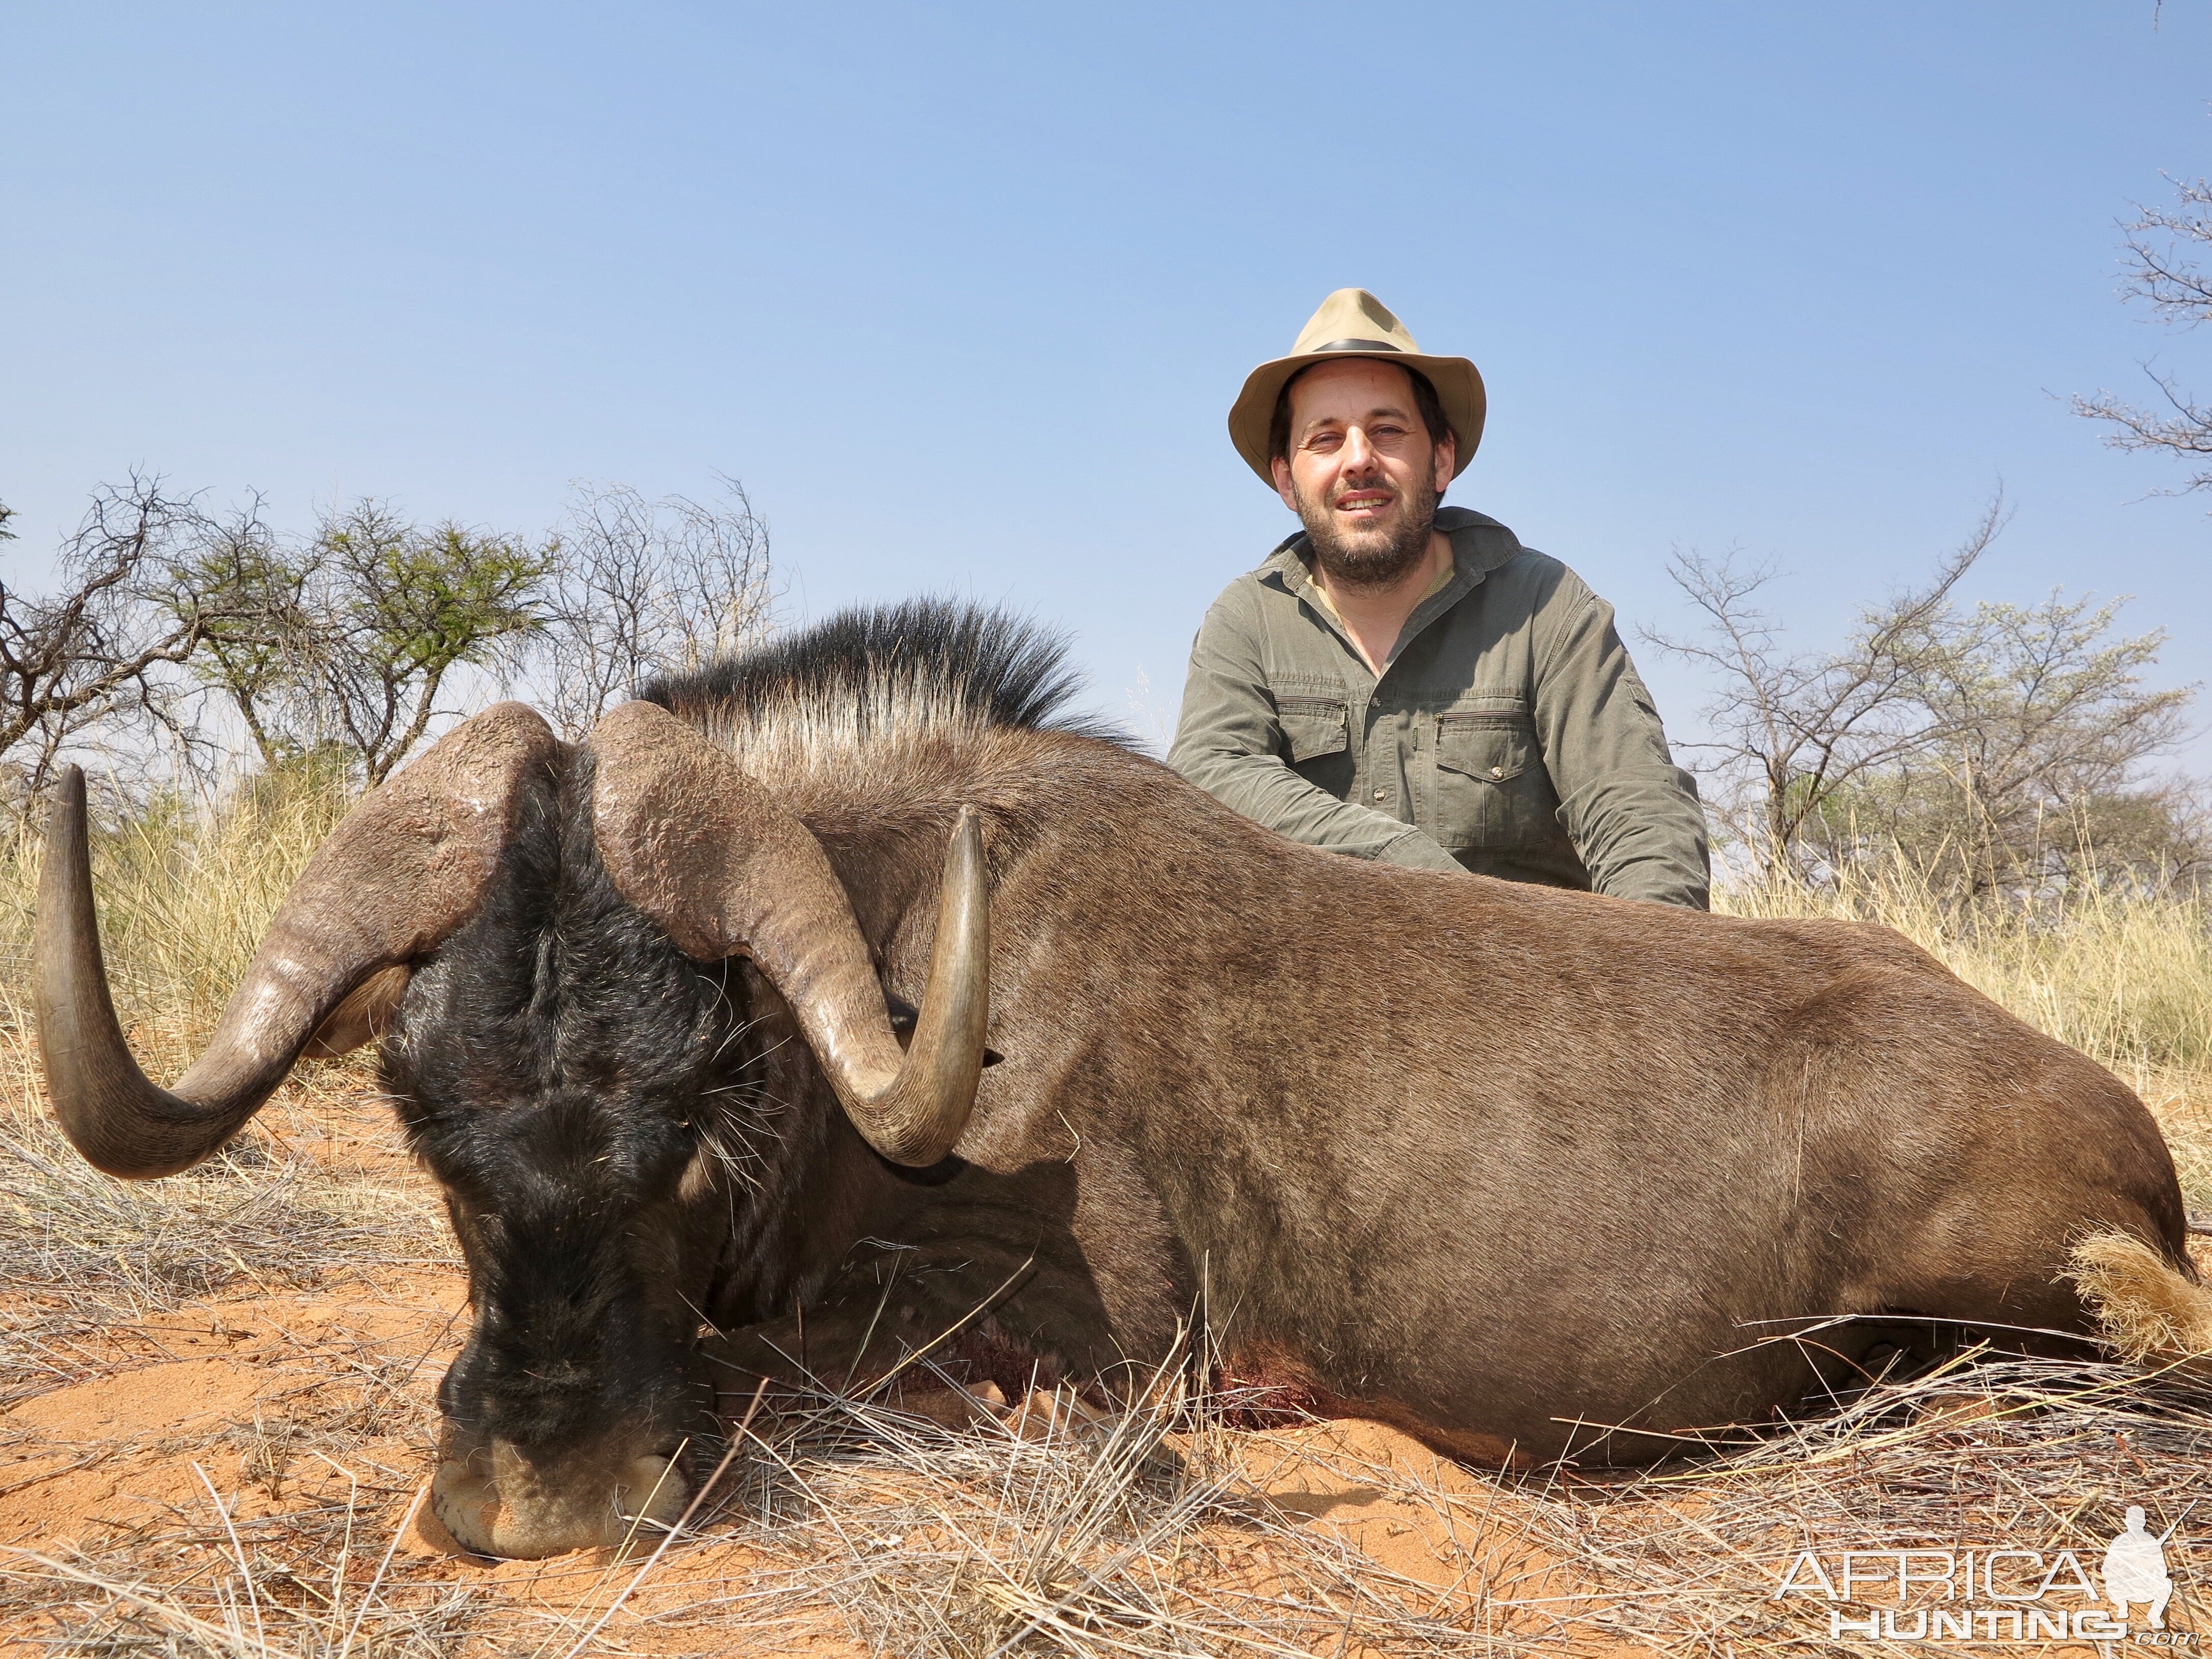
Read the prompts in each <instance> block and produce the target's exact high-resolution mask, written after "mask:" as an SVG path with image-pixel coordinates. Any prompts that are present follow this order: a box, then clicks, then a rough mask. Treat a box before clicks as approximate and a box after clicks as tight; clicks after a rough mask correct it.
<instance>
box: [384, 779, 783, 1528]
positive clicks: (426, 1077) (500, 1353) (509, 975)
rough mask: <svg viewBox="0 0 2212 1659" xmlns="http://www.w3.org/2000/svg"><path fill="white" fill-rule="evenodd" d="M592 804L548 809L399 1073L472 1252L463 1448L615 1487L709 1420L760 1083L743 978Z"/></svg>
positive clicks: (439, 968) (461, 1365)
mask: <svg viewBox="0 0 2212 1659" xmlns="http://www.w3.org/2000/svg"><path fill="white" fill-rule="evenodd" d="M578 817H579V815H578V814H576V813H574V811H562V809H561V805H560V804H558V803H556V802H554V801H551V800H548V801H546V802H544V803H541V805H540V808H539V810H538V812H537V813H536V814H535V816H534V820H533V822H532V823H531V824H530V825H529V826H528V828H527V829H526V833H525V834H524V835H523V836H521V837H520V839H519V840H518V842H517V843H516V845H515V846H514V847H513V848H512V849H511V850H510V853H509V855H508V859H507V866H506V867H505V869H503V870H502V872H501V878H500V879H499V880H498V881H497V882H495V884H494V888H493V890H492V891H491V892H490V893H489V895H488V896H487V898H486V900H485V902H484V903H483V907H482V908H481V910H480V911H479V913H478V914H477V916H476V917H475V918H474V919H473V920H472V921H471V922H470V923H469V924H468V925H467V926H465V927H463V928H462V929H461V930H460V931H459V932H458V933H456V934H455V935H454V936H453V938H452V939H449V940H448V941H447V944H446V945H445V946H444V947H443V948H442V949H441V951H439V952H438V954H437V956H436V957H435V958H434V959H433V960H431V961H429V962H428V963H424V964H423V965H422V967H421V968H420V969H418V970H417V971H416V975H415V976H414V979H413V981H412V982H411V983H410V986H409V987H408V991H407V995H406V998H405V1000H404V1004H403V1006H402V1007H401V1010H400V1013H399V1018H398V1026H397V1028H396V1030H394V1031H393V1033H392V1036H391V1037H390V1038H389V1039H388V1040H387V1042H386V1045H385V1048H384V1051H383V1065H384V1081H385V1085H386V1089H387V1090H388V1091H389V1092H390V1093H391V1094H392V1097H393V1098H394V1100H395V1102H396V1103H397V1104H398V1109H399V1113H400V1115H401V1118H402V1121H404V1124H405V1126H406V1128H407V1131H408V1135H409V1139H410V1143H411V1145H412V1146H413V1148H414V1150H415V1151H416V1154H417V1155H418V1157H419V1158H421V1160H422V1162H423V1164H425V1165H427V1166H428V1169H429V1170H430V1172H431V1173H432V1174H433V1175H435V1176H436V1177H437V1179H438V1180H439V1182H440V1183H441V1185H442V1186H443V1187H444V1188H445V1190H446V1196H447V1206H448V1210H449V1212H450V1213H451V1215H452V1217H453V1225H454V1228H455V1231H456V1232H457V1233H458V1234H459V1237H460V1240H461V1243H462V1245H463V1249H464V1251H465V1255H466V1257H467V1261H468V1267H469V1289H470V1299H471V1303H472V1304H474V1308H475V1316H476V1323H475V1328H474V1329H473V1331H472V1333H471V1337H470V1340H469V1342H468V1344H467V1346H466V1347H465V1350H464V1352H463V1353H462V1354H461V1356H460V1358H459V1359H458V1360H457V1361H456V1362H455V1363H454V1365H453V1369H452V1370H451V1371H450V1372H449V1373H448V1376H447V1380H446V1383H445V1384H444V1386H443V1387H442V1389H441V1394H440V1403H441V1407H443V1408H444V1410H445V1412H446V1414H447V1419H448V1424H447V1437H448V1442H449V1446H450V1445H452V1444H453V1443H456V1442H458V1443H459V1444H460V1445H461V1447H462V1448H463V1449H464V1451H466V1450H467V1449H469V1448H476V1449H478V1450H483V1449H486V1448H492V1449H496V1448H507V1449H508V1450H507V1451H503V1452H501V1454H500V1455H501V1456H507V1457H509V1458H510V1461H511V1460H512V1458H513V1457H520V1458H523V1459H525V1460H526V1461H527V1462H528V1463H529V1464H530V1465H531V1467H532V1469H536V1470H544V1469H548V1468H563V1469H566V1468H573V1467H576V1466H579V1465H589V1466H590V1468H587V1469H586V1475H588V1477H589V1478H590V1479H592V1480H598V1479H599V1476H600V1474H602V1473H604V1471H603V1470H602V1469H601V1468H600V1466H602V1465H611V1466H614V1467H619V1468H628V1467H630V1466H631V1465H634V1464H635V1463H636V1462H639V1461H640V1460H645V1461H648V1462H649V1461H651V1460H653V1459H657V1458H664V1457H665V1456H667V1455H669V1454H670V1453H671V1451H672V1450H673V1449H674V1448H675V1446H676V1445H677V1444H678V1443H681V1442H683V1441H684V1440H685V1439H686V1438H687V1437H690V1438H691V1439H692V1440H693V1441H694V1442H695V1443H696V1441H697V1439H698V1437H700V1436H701V1435H702V1433H703V1432H708V1431H711V1427H712V1425H711V1419H708V1416H707V1414H706V1408H707V1407H708V1405H709V1404H710V1403H711V1399H712V1389H711V1387H710V1386H708V1383H707V1382H706V1379H705V1378H704V1376H702V1374H701V1372H700V1370H699V1366H698V1362H697V1359H696V1353H695V1348H696V1338H697V1335H698V1332H699V1328H700V1325H701V1322H702V1315H703V1311H704V1310H706V1309H707V1308H708V1307H709V1306H711V1305H712V1299H713V1297H714V1289H715V1285H714V1280H715V1275H716V1273H717V1272H718V1270H719V1267H720V1261H721V1259H722V1254H723V1248H724V1245H725V1243H726V1237H727V1235H728V1231H729V1226H730V1221H731V1218H732V1207H731V1206H732V1205H733V1204H735V1203H738V1202H741V1201H742V1197H741V1195H740V1194H733V1193H732V1192H731V1191H730V1190H729V1188H728V1186H727V1183H726V1182H724V1181H723V1180H721V1179H720V1164H719V1162H718V1161H717V1160H716V1158H714V1156H713V1151H712V1148H713V1146H714V1144H715V1143H716V1141H717V1139H718V1137H721V1136H727V1135H729V1134H730V1133H732V1119H733V1117H735V1116H738V1115H742V1113H743V1112H744V1101H745V1099H746V1098H747V1097H748V1095H749V1092H750V1091H749V1090H748V1089H747V1087H746V1085H745V1069H744V1067H745V1054H744V1042H743V1041H742V1038H743V1034H744V1029H745V1019H744V991H743V987H742V981H741V979H740V978H739V976H738V975H737V974H736V973H735V972H734V971H732V972H730V973H728V974H725V973H724V972H723V971H722V970H721V969H719V968H714V967H706V968H702V967H700V966H698V965H696V964H694V963H690V961H688V960H686V959H685V958H684V957H682V956H681V955H680V954H679V953H678V951H676V950H675V949H674V948H673V946H671V945H670V944H669V943H668V941H667V940H666V939H665V937H664V936H662V935H661V934H660V933H659V931H658V930H657V929H656V928H654V927H653V926H652V924H650V923H649V922H647V921H646V920H645V919H644V918H643V917H641V916H640V915H638V914H637V913H636V912H635V911H634V910H632V909H630V908H629V907H628V906H627V905H625V904H623V902H622V901H621V899H620V898H619V896H617V895H616V894H615V893H614V892H613V890H612V888H611V884H609V883H608V882H607V880H606V878H605V873H604V872H603V871H601V869H600V868H599V863H598V860H597V857H596V854H594V852H593V851H592V847H591V842H590V836H589V834H588V829H586V831H585V833H583V834H582V835H580V836H579V835H578V834H577V833H576V832H575V829H574V825H575V824H576V823H577V822H578ZM586 823H587V820H586ZM452 1455H455V1454H452V1453H449V1457H450V1456H452ZM485 1455H486V1456H487V1457H489V1452H485ZM595 1471H596V1472H595ZM553 1478H554V1477H551V1476H548V1477H547V1480H549V1481H550V1480H552V1479H553ZM563 1478H565V1477H563ZM673 1489H674V1490H681V1489H682V1483H681V1482H680V1481H679V1482H677V1483H675V1486H674V1487H673ZM643 1496H644V1495H643V1494H642V1493H638V1492H632V1493H631V1494H630V1496H629V1498H628V1499H627V1500H625V1501H628V1502H630V1503H633V1504H635V1503H637V1502H641V1500H642V1498H643ZM449 1524H452V1523H451V1522H449Z"/></svg>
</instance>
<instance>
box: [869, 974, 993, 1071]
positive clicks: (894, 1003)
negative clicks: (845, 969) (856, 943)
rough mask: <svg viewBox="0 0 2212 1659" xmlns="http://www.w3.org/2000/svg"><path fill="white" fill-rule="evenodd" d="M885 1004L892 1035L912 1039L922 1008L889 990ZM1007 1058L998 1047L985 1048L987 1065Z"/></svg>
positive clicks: (905, 1039)
mask: <svg viewBox="0 0 2212 1659" xmlns="http://www.w3.org/2000/svg"><path fill="white" fill-rule="evenodd" d="M884 1007H885V1008H886V1009H888V1010H889V1011H890V1017H891V1035H892V1036H895V1037H896V1038H897V1039H898V1040H899V1041H900V1042H902V1043H904V1042H908V1041H909V1040H911V1039H912V1037H913V1036H914V1028H915V1025H916V1024H919V1023H920V1021H921V1009H919V1008H917V1007H915V1006H914V1004H912V1003H911V1002H908V1000H906V999H905V998H904V997H901V996H893V995H892V994H890V992H889V991H886V992H884ZM1005 1058H1006V1056H1005V1055H1004V1054H1000V1052H999V1051H998V1050H997V1049H996V1048H986V1049H984V1050H983V1064H984V1065H986V1066H996V1065H997V1064H998V1063H999V1062H1000V1060H1004V1059H1005Z"/></svg>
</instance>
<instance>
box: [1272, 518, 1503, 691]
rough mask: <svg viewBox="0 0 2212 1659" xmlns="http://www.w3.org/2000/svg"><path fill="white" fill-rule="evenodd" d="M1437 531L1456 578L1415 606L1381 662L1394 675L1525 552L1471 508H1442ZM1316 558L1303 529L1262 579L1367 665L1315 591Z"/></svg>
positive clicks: (1281, 550) (1497, 525) (1285, 544)
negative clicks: (1418, 644) (1489, 579)
mask: <svg viewBox="0 0 2212 1659" xmlns="http://www.w3.org/2000/svg"><path fill="white" fill-rule="evenodd" d="M1437 529H1439V530H1441V531H1443V532H1444V534H1445V535H1447V536H1449V538H1451V547H1452V567H1453V574H1452V579H1451V580H1449V582H1447V583H1445V584H1444V585H1443V586H1442V587H1441V588H1439V589H1437V591H1436V592H1433V593H1431V594H1430V595H1429V597H1428V598H1427V599H1423V600H1422V601H1421V602H1420V603H1419V605H1415V606H1414V607H1413V614H1412V615H1411V616H1409V617H1407V618H1406V625H1405V627H1404V628H1403V629H1400V630H1399V634H1398V642H1397V644H1395V645H1394V646H1392V647H1390V654H1389V658H1388V659H1385V660H1384V662H1383V671H1384V672H1385V673H1388V672H1389V668H1390V665H1391V664H1392V663H1394V662H1395V661H1397V660H1398V657H1399V655H1400V653H1402V652H1403V651H1404V650H1405V648H1406V647H1407V646H1408V645H1410V644H1412V643H1413V641H1414V640H1415V639H1417V638H1419V635H1421V634H1422V633H1423V632H1424V631H1425V629H1427V628H1428V627H1429V625H1430V624H1431V623H1433V622H1435V621H1436V620H1437V618H1438V617H1441V616H1443V614H1444V613H1445V612H1446V611H1449V610H1450V609H1451V608H1452V607H1453V606H1454V605H1457V604H1458V603H1459V602H1460V601H1461V600H1462V599H1465V598H1466V597H1467V596H1468V594H1469V593H1472V592H1474V590H1475V589H1476V588H1477V587H1478V586H1480V585H1481V583H1482V579H1483V578H1484V577H1486V576H1487V575H1488V574H1490V573H1491V572H1492V571H1493V570H1495V569H1497V568H1498V566H1500V565H1502V564H1504V562H1506V561H1507V560H1509V559H1510V558H1513V557H1514V556H1516V555H1517V554H1518V553H1519V552H1520V551H1521V542H1520V538H1518V537H1516V536H1515V535H1514V533H1513V532H1511V531H1510V530H1508V529H1507V528H1506V527H1505V526H1504V525H1502V524H1500V523H1498V520H1495V519H1493V518H1492V517H1491V516H1490V515H1489V514H1488V513H1477V512H1475V511H1474V509H1473V508H1472V507H1438V508H1437ZM1312 557H1313V543H1312V541H1311V540H1310V538H1308V537H1307V535H1306V532H1304V531H1303V530H1301V531H1299V532H1297V533H1296V534H1295V535H1292V536H1288V537H1285V538H1284V539H1283V540H1282V541H1281V542H1280V543H1279V544H1277V546H1276V548H1275V550H1274V551H1273V553H1271V554H1269V555H1268V556H1267V562H1266V563H1265V564H1263V565H1261V567H1260V569H1261V580H1263V581H1266V580H1273V581H1274V582H1275V583H1276V584H1277V585H1278V586H1281V587H1283V588H1285V589H1287V590H1288V591H1289V592H1291V593H1293V594H1295V595H1297V597H1298V598H1299V599H1303V600H1304V601H1305V605H1306V609H1307V610H1309V611H1312V612H1313V613H1314V615H1315V616H1316V617H1317V618H1318V619H1319V620H1320V622H1321V623H1322V625H1323V626H1324V627H1326V628H1327V629H1328V630H1329V631H1330V632H1331V633H1333V634H1334V635H1336V636H1337V637H1338V638H1339V639H1340V640H1342V641H1344V645H1345V648H1346V650H1347V651H1350V652H1352V658H1353V659H1354V660H1355V661H1359V662H1360V665H1361V666H1362V667H1364V666H1365V662H1364V659H1361V658H1360V656H1359V653H1358V650H1357V649H1355V648H1354V647H1353V646H1352V640H1351V638H1350V636H1349V635H1346V633H1345V631H1344V627H1343V624H1342V623H1340V622H1339V621H1338V620H1337V617H1336V615H1335V612H1334V610H1332V608H1331V607H1329V606H1328V605H1323V604H1322V603H1321V596H1320V594H1319V593H1318V592H1316V591H1315V588H1314V581H1313V566H1312V562H1311V560H1312Z"/></svg>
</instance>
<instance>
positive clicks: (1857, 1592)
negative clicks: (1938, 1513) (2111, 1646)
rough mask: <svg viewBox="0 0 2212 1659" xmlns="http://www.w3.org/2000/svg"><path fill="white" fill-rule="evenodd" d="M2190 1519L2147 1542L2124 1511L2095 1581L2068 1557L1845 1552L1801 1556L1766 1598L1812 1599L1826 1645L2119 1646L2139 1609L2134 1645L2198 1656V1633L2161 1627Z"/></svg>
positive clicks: (2002, 1550)
mask: <svg viewBox="0 0 2212 1659" xmlns="http://www.w3.org/2000/svg"><path fill="white" fill-rule="evenodd" d="M2195 1507H2196V1506H2195V1505H2194V1504H2191V1505H2190V1509H2193V1508H2195ZM2188 1516H2189V1509H2185V1510H2182V1512H2181V1514H2180V1515H2179V1516H2176V1517H2175V1519H2174V1523H2173V1525H2172V1526H2171V1527H2168V1528H2166V1530H2165V1531H2164V1532H2161V1533H2155V1534H2154V1533H2153V1532H2152V1531H2151V1530H2150V1529H2149V1528H2148V1525H2147V1524H2146V1522H2145V1512H2144V1510H2143V1507H2142V1504H2130V1505H2129V1506H2128V1510H2127V1525H2126V1526H2125V1527H2124V1528H2123V1529H2122V1530H2121V1531H2120V1532H2119V1533H2118V1534H2116V1535H2115V1536H2114V1537H2113V1539H2112V1542H2111V1543H2110V1544H2108V1545H2106V1547H2105V1553H2104V1559H2103V1560H2102V1562H2101V1563H2099V1564H2098V1565H2099V1566H2100V1569H2101V1570H2100V1572H2099V1573H2098V1575H2097V1577H2091V1576H2090V1571H2089V1563H2090V1562H2095V1561H2096V1560H2097V1558H2096V1556H2095V1555H2094V1554H2093V1553H2089V1552H2077V1551H2075V1550H2070V1549H2059V1550H2057V1551H2056V1552H2051V1553H2046V1552H2045V1551H2043V1550H2032V1549H2019V1548H2015V1547H1996V1548H1983V1547H1976V1548H1973V1549H1960V1550H1945V1549H1887V1550H1844V1551H1843V1552H1841V1553H1837V1554H1832V1555H1826V1556H1823V1555H1822V1554H1821V1553H1820V1552H1818V1551H1814V1550H1805V1551H1801V1552H1800V1553H1798V1554H1797V1555H1796V1557H1795V1558H1794V1559H1792V1560H1791V1561H1790V1566H1789V1570H1788V1571H1785V1572H1784V1574H1783V1575H1782V1582H1781V1583H1780V1584H1779V1585H1778V1587H1777V1588H1776V1589H1775V1590H1774V1591H1773V1592H1772V1599H1773V1600H1775V1601H1785V1600H1787V1599H1790V1598H1792V1597H1796V1596H1807V1597H1811V1598H1814V1599H1815V1606H1816V1607H1820V1611H1822V1612H1825V1613H1826V1615H1827V1625H1828V1635H1829V1636H1830V1637H1831V1638H1843V1637H1845V1636H1863V1637H1866V1638H1874V1639H1885V1640H1888V1641H1892V1642H1936V1643H1948V1642H1962V1643H1963V1642H1973V1643H1977V1644H1988V1643H1990V1642H2005V1641H2011V1642H2047V1641H2074V1642H2082V1641H2090V1642H2116V1641H2120V1640H2124V1639H2125V1638H2127V1636H2128V1634H2129V1614H2130V1612H2131V1611H2137V1610H2140V1617H2141V1618H2142V1620H2144V1621H2145V1622H2146V1623H2147V1624H2148V1630H2140V1631H2138V1632H2136V1635H2135V1638H2134V1639H2135V1641H2136V1642H2137V1643H2139V1644H2145V1645H2154V1646H2160V1647H2169V1646H2182V1645H2193V1644H2195V1643H2196V1641H2197V1637H2196V1635H2195V1633H2194V1632H2187V1631H2184V1632H2175V1633H2168V1632H2166V1606H2167V1604H2168V1603H2169V1602H2171V1601H2172V1599H2173V1594H2174V1589H2175V1585H2174V1582H2173V1575H2172V1573H2171V1572H2169V1571H2167V1568H2166V1545H2167V1544H2168V1543H2169V1542H2171V1541H2172V1538H2173V1535H2174V1533H2175V1532H2176V1531H2177V1530H2178V1529H2179V1527H2180V1525H2181V1522H2183V1521H2185V1520H2186V1519H2187V1518H2188ZM2084 1554H2087V1555H2088V1561H2087V1562H2085V1561H2084V1560H2083V1559H2082V1556H2083V1555H2084ZM2100 1580H2101V1584H2100ZM2100 1591H2101V1593H2100ZM1821 1604H1825V1606H1821ZM1809 1610H1810V1609H1808V1611H1809Z"/></svg>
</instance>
